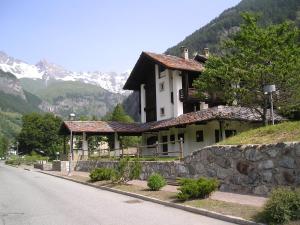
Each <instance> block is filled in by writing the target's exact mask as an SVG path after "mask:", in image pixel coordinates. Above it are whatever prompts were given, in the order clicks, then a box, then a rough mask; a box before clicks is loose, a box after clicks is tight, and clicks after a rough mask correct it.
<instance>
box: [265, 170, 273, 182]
mask: <svg viewBox="0 0 300 225" xmlns="http://www.w3.org/2000/svg"><path fill="white" fill-rule="evenodd" d="M272 178H273V173H272V171H264V172H263V173H262V179H263V181H265V182H268V183H270V182H271V181H272Z"/></svg>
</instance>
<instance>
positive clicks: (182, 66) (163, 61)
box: [123, 52, 204, 91]
mask: <svg viewBox="0 0 300 225" xmlns="http://www.w3.org/2000/svg"><path fill="white" fill-rule="evenodd" d="M149 64H151V65H153V66H154V64H158V65H161V66H164V67H165V68H167V69H174V70H180V71H191V72H199V73H200V72H202V71H203V70H204V67H203V65H202V64H201V63H199V62H198V61H196V60H193V59H183V58H180V57H177V56H171V55H165V54H156V53H151V52H142V53H141V55H140V57H139V59H138V61H137V62H136V64H135V66H134V68H133V70H132V71H131V73H130V76H129V77H128V79H127V81H126V83H125V85H124V87H123V89H124V90H135V91H136V90H139V88H140V84H142V82H143V80H144V79H145V77H143V76H145V74H147V71H145V70H147V65H149Z"/></svg>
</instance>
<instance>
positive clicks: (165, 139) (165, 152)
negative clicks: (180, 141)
mask: <svg viewBox="0 0 300 225" xmlns="http://www.w3.org/2000/svg"><path fill="white" fill-rule="evenodd" d="M162 143H163V145H162V150H163V155H168V136H162Z"/></svg>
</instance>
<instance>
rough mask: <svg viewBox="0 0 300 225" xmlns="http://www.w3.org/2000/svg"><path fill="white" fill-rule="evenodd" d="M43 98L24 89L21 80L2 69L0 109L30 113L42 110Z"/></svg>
mask: <svg viewBox="0 0 300 225" xmlns="http://www.w3.org/2000/svg"><path fill="white" fill-rule="evenodd" d="M42 102H43V101H42V100H41V99H40V98H38V97H37V96H35V95H33V94H31V93H30V92H27V91H25V90H23V88H22V86H21V83H20V81H19V80H18V79H17V78H16V77H15V76H14V75H13V74H11V73H8V72H3V71H2V70H0V109H1V110H2V111H8V112H16V113H21V114H23V113H28V112H40V111H42V109H41V108H40V105H41V104H42Z"/></svg>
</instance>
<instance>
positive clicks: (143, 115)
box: [140, 84, 146, 123]
mask: <svg viewBox="0 0 300 225" xmlns="http://www.w3.org/2000/svg"><path fill="white" fill-rule="evenodd" d="M140 89H141V90H140V95H141V96H140V99H141V122H142V123H145V122H146V112H145V107H146V90H145V84H141V87H140Z"/></svg>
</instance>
